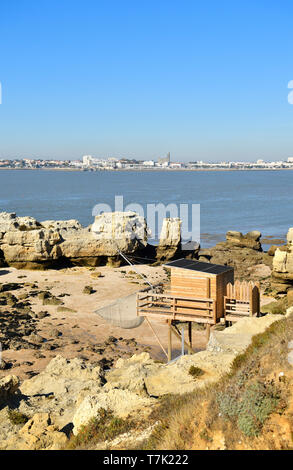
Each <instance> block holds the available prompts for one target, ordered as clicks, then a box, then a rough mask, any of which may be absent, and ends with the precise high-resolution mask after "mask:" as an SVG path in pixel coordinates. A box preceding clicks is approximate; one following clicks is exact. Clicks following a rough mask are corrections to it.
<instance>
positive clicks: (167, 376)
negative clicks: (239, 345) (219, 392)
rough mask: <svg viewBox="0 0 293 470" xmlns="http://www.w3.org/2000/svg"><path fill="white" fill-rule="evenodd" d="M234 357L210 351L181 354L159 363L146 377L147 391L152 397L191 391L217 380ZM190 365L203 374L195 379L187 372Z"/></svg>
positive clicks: (226, 369) (226, 370)
mask: <svg viewBox="0 0 293 470" xmlns="http://www.w3.org/2000/svg"><path fill="white" fill-rule="evenodd" d="M234 358H235V354H231V353H226V354H221V355H219V354H217V353H215V352H210V351H201V352H199V353H196V354H193V355H186V356H182V357H181V358H179V359H178V360H177V361H176V362H173V363H171V364H167V365H161V366H160V367H159V369H158V370H157V371H156V372H154V373H152V374H150V375H148V376H147V377H146V379H145V384H146V389H147V392H148V394H149V395H150V396H152V397H160V396H163V395H168V394H184V393H189V392H192V391H193V390H195V389H196V388H202V387H204V386H205V385H207V384H208V383H212V382H215V381H217V380H218V379H219V378H220V377H221V375H223V374H224V373H226V372H228V371H229V370H230V367H231V365H232V362H233V359H234ZM191 366H195V367H199V368H200V369H202V371H203V372H204V374H203V375H202V376H200V378H198V379H196V380H195V379H194V377H193V376H192V375H191V374H190V373H189V369H190V367H191Z"/></svg>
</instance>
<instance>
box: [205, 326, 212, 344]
mask: <svg viewBox="0 0 293 470" xmlns="http://www.w3.org/2000/svg"><path fill="white" fill-rule="evenodd" d="M210 334H211V325H210V324H209V323H207V326H206V336H207V341H208V340H209V339H210Z"/></svg>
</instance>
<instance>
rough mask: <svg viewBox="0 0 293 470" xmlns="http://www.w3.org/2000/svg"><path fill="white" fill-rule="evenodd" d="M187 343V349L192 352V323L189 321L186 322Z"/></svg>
mask: <svg viewBox="0 0 293 470" xmlns="http://www.w3.org/2000/svg"><path fill="white" fill-rule="evenodd" d="M188 342H189V347H190V349H191V350H192V323H191V321H190V322H188Z"/></svg>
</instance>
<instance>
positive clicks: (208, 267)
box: [164, 258, 233, 274]
mask: <svg viewBox="0 0 293 470" xmlns="http://www.w3.org/2000/svg"><path fill="white" fill-rule="evenodd" d="M164 266H166V267H168V268H182V269H190V270H191V271H200V272H204V273H210V274H222V273H225V272H228V271H233V268H232V267H231V266H222V265H220V264H213V263H203V262H202V261H196V260H191V259H185V258H181V259H176V260H175V261H170V262H169V263H166V264H164Z"/></svg>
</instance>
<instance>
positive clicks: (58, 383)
mask: <svg viewBox="0 0 293 470" xmlns="http://www.w3.org/2000/svg"><path fill="white" fill-rule="evenodd" d="M100 373H101V370H100V367H99V366H97V367H95V366H92V365H90V364H89V365H88V364H86V363H85V362H84V361H83V360H82V359H78V358H75V359H71V360H69V359H65V358H63V357H62V356H60V355H58V356H56V357H55V358H54V359H52V360H51V361H50V362H49V364H48V365H47V367H46V368H45V370H44V371H43V372H41V373H40V374H38V375H36V376H35V377H33V378H31V379H28V380H25V381H24V382H23V383H22V385H21V387H20V390H21V392H22V393H23V394H24V395H29V396H30V395H37V394H47V395H48V394H54V396H63V399H65V398H66V396H67V397H69V398H70V400H74V399H75V400H77V398H78V395H79V394H80V392H82V391H83V390H88V391H89V393H91V392H93V391H97V390H99V388H100V386H101V377H100Z"/></svg>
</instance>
